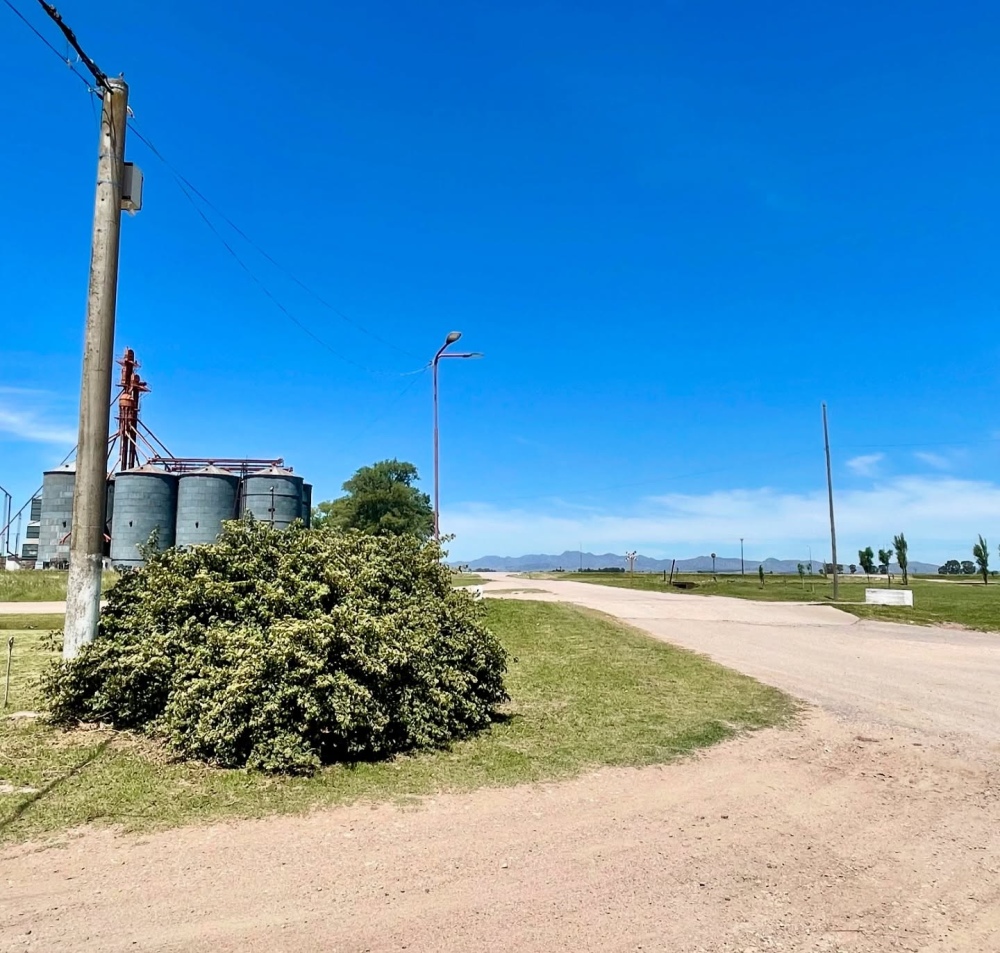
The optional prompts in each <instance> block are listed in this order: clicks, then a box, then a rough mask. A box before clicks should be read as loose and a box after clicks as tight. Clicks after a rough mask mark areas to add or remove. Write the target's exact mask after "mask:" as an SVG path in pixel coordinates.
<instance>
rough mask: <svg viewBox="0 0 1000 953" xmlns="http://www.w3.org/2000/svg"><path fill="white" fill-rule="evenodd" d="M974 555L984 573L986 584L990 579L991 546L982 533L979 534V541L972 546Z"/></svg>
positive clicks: (981, 571)
mask: <svg viewBox="0 0 1000 953" xmlns="http://www.w3.org/2000/svg"><path fill="white" fill-rule="evenodd" d="M972 555H973V557H974V558H975V560H976V565H977V566H978V567H979V571H980V573H982V576H983V585H986V584H987V583H988V582H989V581H990V547H989V546H988V545H987V543H986V540H985V539H983V537H982V534H980V536H979V542H978V543H976V544H975V545H974V546H973V547H972Z"/></svg>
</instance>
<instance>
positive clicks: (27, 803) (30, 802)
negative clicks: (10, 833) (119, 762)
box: [0, 738, 111, 834]
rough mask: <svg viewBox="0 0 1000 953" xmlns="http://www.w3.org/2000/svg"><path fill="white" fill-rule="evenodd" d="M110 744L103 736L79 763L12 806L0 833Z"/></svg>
mask: <svg viewBox="0 0 1000 953" xmlns="http://www.w3.org/2000/svg"><path fill="white" fill-rule="evenodd" d="M110 744H111V739H110V738H105V739H104V741H102V742H101V743H100V744H98V745H97V747H96V748H94V750H93V751H91V752H90V753H89V754H88V755H87V756H86V757H85V758H84V759H83V760H82V761H80V762H79V764H75V765H74V766H73V767H72V768H70V769H69V770H68V771H66V772H64V773H63V774H60V775H59V776H58V777H57V778H53V779H52V780H51V781H49V783H48V784H46V785H45V787H43V788H41V789H40V790H38V791H36V792H35V793H34V794H32V795H30V796H29V797H27V798H25V799H24V800H23V801H22V802H21V803H20V804H18V806H17V807H16V808H14V810H13V811H12V812H11V815H10V817H7V818H5V819H4V820H2V821H0V834H3V833H5V832H6V831H7V829H8V828H10V827H13V825H14V824H15V823H17V821H19V820H20V819H21V818H22V817H23V816H24V815H25V814H26V813H27V811H28V809H29V808H31V807H34V806H35V805H36V804H37V803H38V802H39V801H41V800H42V798H44V797H46V796H47V795H49V794H51V793H52V791H54V790H55V789H56V788H57V787H59V786H60V785H61V784H65V783H66V782H67V781H69V780H70V778H75V777H76V776H77V775H78V774H80V773H81V772H82V771H83V770H84V769H85V768H87V767H89V766H90V765H91V764H93V763H94V762H95V761H96V760H97V759H98V758H99V757H100V756H101V755H102V754H104V752H105V751H106V750H107V748H108V745H110Z"/></svg>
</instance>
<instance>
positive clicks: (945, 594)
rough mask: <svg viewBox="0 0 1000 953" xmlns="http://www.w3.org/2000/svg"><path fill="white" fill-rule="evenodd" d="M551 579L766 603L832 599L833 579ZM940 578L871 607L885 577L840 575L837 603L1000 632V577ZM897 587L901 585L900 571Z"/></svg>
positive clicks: (865, 613)
mask: <svg viewBox="0 0 1000 953" xmlns="http://www.w3.org/2000/svg"><path fill="white" fill-rule="evenodd" d="M550 578H552V579H567V580H572V581H574V582H591V583H595V584H597V585H602V586H620V587H623V588H626V589H627V588H629V587H634V588H636V589H643V590H646V591H652V592H686V593H689V594H692V595H708V596H734V597H736V598H739V599H755V600H759V601H763V602H819V603H825V604H832V603H833V580H832V579H825V578H824V577H823V576H808V575H807V576H806V577H805V578H804V579H800V578H799V577H798V576H765V577H764V586H763V588H761V585H760V581H759V579H758V577H757V574H756V573H753V575H751V574H750V573H749V572H748V573H747V574H746V576H745V577H741V576H730V575H720V576H717V577H716V578H715V580H714V581H713V578H712V576H711V575H710V574H701V573H698V574H684V575H679V576H675V577H674V579H675V581H679V582H681V583H683V584H690V585H691V586H692V587H693V588H689V589H678V588H674V587H672V586H670V585H668V584H667V583H665V582H664V581H663V574H662V573H636V574H635V578H634V580H633V579H630V578H629V574H628V573H590V572H588V573H559V574H556V575H552V576H550ZM941 578H942V580H947V581H937V580H936V579H914V578H911V579H910V581H909V583H908V584H907V586H906V588H907V589H912V590H913V608H912V609H908V608H904V607H902V606H869V605H865V604H864V598H865V589H866V588H867V587H869V586H870V587H871V588H883V587H884V586H885V577H884V576H883V577H881V578H880V577H877V576H872V578H871V581H870V582H869V581H868V580H866V578H865V576H864V574H858V575H854V576H849V575H848V576H841V577H840V593H839V597H840V598H839V601H838V602H837V603H836V605H837V607H838V608H840V609H843V610H845V611H846V612H851V613H853V614H854V615H856V616H859V617H860V618H864V619H884V620H887V621H893V622H914V623H918V624H921V625H939V624H956V625H962V626H966V627H967V628H970V629H980V630H982V631H986V632H996V631H1000V579H998V580H993V581H991V582H990V583H989V585H983V580H982V578H980V577H978V576H977V577H971V576H961V577H955V576H951V577H941ZM892 585H893V588H894V589H896V588H902V582H901V580H900V578H899V577H898V576H897V577H896V578H895V579H894V580H893V583H892Z"/></svg>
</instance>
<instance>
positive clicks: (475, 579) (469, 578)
mask: <svg viewBox="0 0 1000 953" xmlns="http://www.w3.org/2000/svg"><path fill="white" fill-rule="evenodd" d="M487 581H488V580H486V579H484V578H483V577H482V576H478V575H476V573H474V572H456V573H453V574H452V577H451V584H452V585H453V586H481V585H482V584H483V583H484V582H487Z"/></svg>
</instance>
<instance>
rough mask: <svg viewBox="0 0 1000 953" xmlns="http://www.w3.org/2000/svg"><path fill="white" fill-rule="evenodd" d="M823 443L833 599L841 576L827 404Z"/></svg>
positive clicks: (824, 408) (824, 415) (824, 407)
mask: <svg viewBox="0 0 1000 953" xmlns="http://www.w3.org/2000/svg"><path fill="white" fill-rule="evenodd" d="M823 443H824V444H825V446H826V491H827V494H828V496H829V498H830V553H831V557H832V559H833V598H834V599H836V598H837V595H838V591H839V582H840V579H839V574H838V572H837V526H836V524H835V523H834V520H833V472H832V470H831V469H830V431H829V428H828V427H827V425H826V402H825V401H824V403H823Z"/></svg>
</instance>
